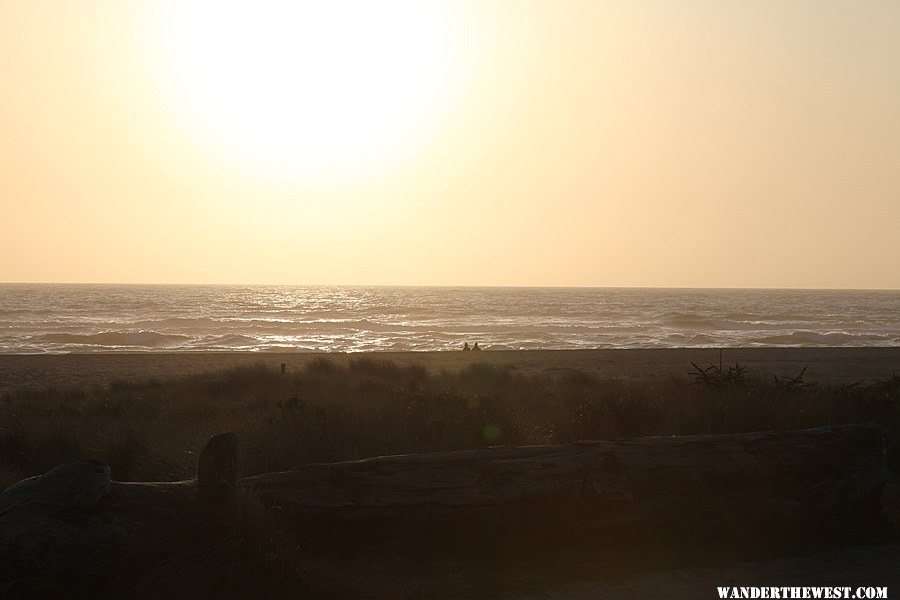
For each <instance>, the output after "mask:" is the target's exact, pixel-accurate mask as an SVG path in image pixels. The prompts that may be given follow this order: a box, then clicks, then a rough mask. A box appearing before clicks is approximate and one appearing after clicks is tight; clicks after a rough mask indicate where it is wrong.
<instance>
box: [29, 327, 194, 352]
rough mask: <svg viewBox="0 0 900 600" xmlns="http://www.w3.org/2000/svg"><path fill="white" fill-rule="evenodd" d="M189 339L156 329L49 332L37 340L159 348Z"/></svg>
mask: <svg viewBox="0 0 900 600" xmlns="http://www.w3.org/2000/svg"><path fill="white" fill-rule="evenodd" d="M189 339H190V338H189V337H188V336H186V335H178V334H162V333H157V332H155V331H104V332H102V333H92V334H77V333H48V334H46V335H42V336H38V337H37V338H36V341H40V342H44V343H50V344H77V345H82V346H143V347H147V348H159V347H164V346H177V345H180V344H182V343H184V342H186V341H188V340H189Z"/></svg>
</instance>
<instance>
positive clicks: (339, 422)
mask: <svg viewBox="0 0 900 600" xmlns="http://www.w3.org/2000/svg"><path fill="white" fill-rule="evenodd" d="M898 407H900V378H898V377H893V378H892V379H889V380H887V381H882V382H879V383H874V384H867V385H861V384H860V385H808V384H806V383H804V381H803V379H802V376H800V374H799V373H798V376H797V377H795V378H792V379H791V378H789V379H784V380H780V381H764V380H761V379H757V378H755V377H754V374H753V373H748V372H747V371H746V370H744V369H743V368H741V367H740V366H739V365H735V366H734V367H732V368H728V369H724V370H719V369H717V368H715V367H712V368H705V367H704V368H699V367H698V368H697V370H696V371H695V376H694V378H693V379H692V380H691V379H682V380H675V379H672V380H666V381H661V382H660V381H656V382H653V381H648V380H639V381H635V382H627V381H618V380H598V379H595V378H592V377H589V376H587V375H584V374H582V373H580V372H577V371H569V372H564V373H562V374H554V375H517V374H514V373H512V372H511V371H510V370H507V369H504V368H500V367H495V366H490V365H486V364H477V363H476V364H473V365H471V366H469V367H467V368H465V369H463V370H462V371H459V372H452V373H451V372H441V373H437V374H433V373H429V372H428V371H426V370H425V369H424V368H421V367H415V366H412V367H400V366H397V365H395V364H393V363H390V362H385V361H380V360H372V359H369V358H361V359H357V360H353V361H351V362H350V363H349V364H348V365H347V366H337V365H335V364H334V363H331V362H329V361H327V360H324V359H322V360H317V361H315V362H313V363H311V364H309V365H308V366H307V367H306V368H305V369H304V370H303V371H302V372H296V373H287V374H281V373H279V372H278V371H277V370H273V369H270V368H268V367H266V366H264V365H262V364H260V365H256V366H252V367H242V368H234V369H230V370H225V371H218V372H209V373H204V374H199V375H191V376H184V377H178V378H172V379H167V380H153V379H148V380H144V381H130V382H129V381H119V382H114V383H112V384H111V385H109V386H105V387H94V388H90V389H52V388H46V389H41V390H32V391H21V392H15V393H11V394H8V395H6V396H4V397H2V398H0V488H5V487H6V486H7V485H9V484H11V483H13V482H15V481H17V480H19V479H22V478H24V477H28V476H31V475H35V474H38V473H43V472H45V471H47V470H48V469H50V468H52V467H54V466H56V465H57V464H60V463H62V462H64V461H67V460H70V459H72V458H78V457H93V458H96V459H98V460H101V461H103V462H106V463H107V464H109V465H110V466H111V467H112V473H113V477H114V478H115V479H118V480H145V481H148V480H155V481H164V480H178V479H185V478H191V477H194V476H195V474H196V465H197V455H196V453H197V452H199V450H200V449H201V448H202V447H203V445H204V443H205V442H206V441H207V440H208V439H209V437H210V436H212V435H214V434H217V433H221V432H223V431H235V432H237V433H238V434H239V437H240V439H241V442H242V446H243V447H242V453H243V456H242V463H243V469H244V472H245V474H248V475H249V474H254V473H261V472H267V471H276V470H283V469H289V468H291V467H296V466H300V465H303V464H306V463H310V462H330V461H339V460H349V459H357V458H363V457H368V456H375V455H383V454H400V453H410V452H427V451H437V450H458V449H467V448H474V447H483V446H489V445H496V444H516V445H517V444H546V443H561V442H566V441H572V440H578V439H603V438H614V437H627V436H640V435H673V434H699V433H726V432H740V431H753V430H771V429H775V430H777V429H796V428H805V427H814V426H819V425H826V424H840V423H849V422H862V421H875V422H879V423H882V424H884V425H887V426H888V427H889V428H891V430H892V431H894V432H897V431H898V424H900V421H898V416H900V413H898ZM894 462H895V463H896V461H894ZM245 503H246V505H245V506H244V507H243V510H242V511H241V513H240V516H239V517H238V519H237V520H236V521H235V522H229V523H215V524H213V525H204V521H203V519H196V520H194V519H189V520H188V521H190V522H192V523H196V525H195V527H194V529H191V528H190V527H180V528H178V530H176V531H161V532H159V536H160V537H159V540H158V544H157V546H158V547H157V548H155V549H153V550H152V551H151V550H148V549H142V551H141V552H139V553H138V554H137V555H134V556H131V555H127V554H125V555H121V556H118V557H117V558H116V561H117V563H116V564H115V565H114V567H113V568H111V569H110V571H109V572H111V573H112V574H113V576H112V581H104V582H101V583H97V582H91V581H85V582H84V585H83V586H82V587H81V588H80V591H76V592H75V593H74V595H73V590H74V589H75V588H74V587H73V588H72V589H70V590H57V591H59V592H60V593H59V595H57V596H53V597H91V598H103V597H109V598H156V597H162V596H165V595H169V596H172V597H196V598H297V597H316V598H324V597H335V598H341V597H358V596H359V595H360V593H361V592H360V590H363V589H365V590H369V591H371V590H374V589H380V590H382V592H383V594H382V596H381V597H393V598H399V597H424V596H427V597H437V596H438V595H440V594H438V593H437V592H436V591H435V590H437V589H441V590H443V591H444V594H445V597H448V598H449V597H459V596H470V595H475V593H474V591H473V590H474V589H476V588H477V589H481V590H482V592H484V594H486V595H485V596H484V597H496V596H497V595H500V594H499V592H500V591H501V590H508V589H511V586H512V587H515V586H521V587H524V588H527V587H529V586H533V585H537V583H535V581H537V582H538V583H541V584H543V583H546V582H547V581H550V580H551V579H552V578H553V577H570V576H574V577H599V576H601V575H602V574H598V573H600V571H602V569H601V568H600V566H602V565H607V564H608V565H609V569H608V570H610V571H611V572H615V573H618V572H619V571H621V570H622V569H628V568H632V567H633V565H631V563H629V562H628V560H626V559H627V558H628V557H623V556H619V554H621V553H620V552H619V550H621V549H619V550H617V554H615V555H609V553H607V555H604V556H605V559H604V560H605V562H604V561H598V560H596V557H592V556H591V555H589V554H584V553H580V552H574V553H573V552H570V551H569V550H564V549H563V548H560V549H558V550H559V551H558V552H554V553H553V555H552V556H548V554H547V552H546V551H545V549H540V548H537V549H535V548H531V549H529V548H527V547H525V546H524V545H522V544H510V545H507V546H502V547H501V546H500V545H497V546H496V547H494V546H490V544H488V545H487V546H485V541H484V540H485V536H484V534H483V533H484V532H482V531H479V532H477V533H478V534H479V536H477V539H478V540H480V541H478V542H472V543H468V542H466V541H465V540H466V539H468V538H467V537H466V536H467V535H472V536H474V534H475V533H476V532H471V531H470V532H465V531H462V532H461V531H459V530H458V528H455V527H454V528H452V531H449V532H448V533H447V535H445V536H444V538H445V539H446V540H458V541H457V542H454V543H455V544H457V545H458V546H459V548H457V549H456V551H453V550H452V547H451V546H452V544H450V545H445V546H440V545H439V544H438V545H437V546H435V547H433V548H432V547H431V546H429V544H430V541H429V540H430V539H431V538H430V537H429V539H425V540H422V539H419V538H416V537H415V536H414V535H406V534H405V535H398V536H395V537H396V539H393V538H390V537H389V536H380V537H378V539H379V540H380V544H381V545H380V546H379V547H380V550H379V552H378V553H377V555H371V554H368V553H367V552H366V551H365V550H364V549H362V550H360V549H357V550H356V554H354V553H353V552H349V553H348V552H345V551H346V550H348V549H351V550H352V549H353V548H355V546H356V545H357V543H356V541H357V540H358V533H357V532H356V531H348V532H344V533H343V534H340V533H339V532H332V533H331V534H330V537H329V539H313V540H311V539H309V537H308V536H307V537H304V534H305V532H304V531H302V530H301V531H297V530H296V528H294V529H291V526H289V525H287V524H284V523H279V521H278V519H279V516H278V515H277V514H272V513H271V512H270V511H267V510H265V509H264V508H263V507H260V506H256V505H254V504H253V499H252V498H246V499H245ZM196 527H201V528H203V527H208V528H210V527H211V528H210V529H209V530H208V531H207V530H202V531H200V530H196ZM415 531H416V529H415V527H414V528H413V532H415ZM420 533H421V532H420ZM342 536H343V537H342ZM429 536H430V534H429ZM502 537H503V536H502V535H498V536H497V537H496V539H497V541H496V543H497V544H500V541H499V540H501V539H502ZM473 539H474V538H473ZM487 539H488V540H490V539H494V538H493V537H492V536H490V535H489V536H487ZM404 544H406V545H408V546H409V547H406V546H405V545H404ZM329 548H331V549H335V548H336V549H337V550H338V551H339V554H340V553H341V552H343V554H341V555H340V556H328V555H327V554H325V553H323V552H324V551H327V550H328V549H329ZM323 549H324V550H323ZM423 549H428V550H427V551H425V550H423ZM570 550H571V549H570ZM344 554H346V555H344ZM582 554H584V556H582ZM578 557H581V558H578ZM576 558H578V559H577V560H576ZM651 558H652V557H649V556H648V555H646V553H644V554H642V555H641V556H639V557H638V559H635V560H636V562H637V563H639V564H640V565H642V566H641V567H640V568H645V567H646V564H648V561H650V559H651ZM529 561H532V562H529ZM616 561H619V562H616ZM632 562H634V561H632ZM620 563H621V564H620ZM523 565H525V566H524V567H523ZM598 565H600V566H598ZM623 565H624V566H623ZM598 569H600V571H598ZM595 571H596V572H595ZM398 573H402V574H403V575H402V577H400V578H398V575H397V574H398ZM504 573H506V574H504ZM573 573H574V575H573ZM604 573H605V571H604ZM529 578H530V579H529ZM19 583H20V584H23V585H24V584H25V583H26V582H19ZM29 585H30V584H29ZM416 586H420V587H421V590H424V591H422V593H421V594H418V595H416V594H417V593H416V592H415V590H416V589H419V588H418V587H416ZM473 586H474V587H473ZM0 587H2V586H0ZM11 589H12V588H7V589H6V592H9V591H10V590H11ZM85 590H87V591H85ZM0 591H3V590H2V589H0ZM30 591H31V592H33V591H34V588H30ZM81 592H84V594H83V595H81V596H79V594H80V593H81ZM494 592H497V593H494ZM370 595H371V594H370ZM23 597H24V596H23ZM48 597H49V596H48ZM372 597H378V594H375V595H374V596H372Z"/></svg>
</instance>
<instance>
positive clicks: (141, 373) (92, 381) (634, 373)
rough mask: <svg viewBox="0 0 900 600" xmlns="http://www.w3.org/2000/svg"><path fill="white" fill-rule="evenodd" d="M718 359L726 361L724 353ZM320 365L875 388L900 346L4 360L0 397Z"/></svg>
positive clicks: (899, 367)
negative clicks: (486, 368)
mask: <svg viewBox="0 0 900 600" xmlns="http://www.w3.org/2000/svg"><path fill="white" fill-rule="evenodd" d="M720 353H721V354H720ZM317 358H326V359H328V360H332V361H334V362H336V363H345V362H347V361H349V360H352V359H359V358H370V359H375V360H389V361H393V362H395V363H397V364H400V365H409V364H418V365H422V366H424V367H425V368H427V369H429V370H432V371H440V370H441V369H446V370H450V371H453V370H458V369H461V368H464V367H465V366H467V365H469V364H472V363H475V362H482V363H487V364H492V365H498V366H504V367H507V368H509V369H511V370H512V371H513V372H516V373H554V372H556V373H562V372H565V371H573V370H574V371H581V372H584V373H588V374H591V375H593V376H595V377H598V378H609V379H633V378H670V377H687V376H688V373H689V372H690V371H691V370H692V367H691V362H695V363H697V364H698V365H700V366H708V365H710V364H719V361H720V360H721V362H722V364H723V365H725V366H727V365H733V364H735V363H740V364H742V365H744V366H746V367H747V368H748V370H749V372H750V373H751V375H755V376H759V377H767V378H769V377H772V376H774V375H777V376H779V377H785V376H794V375H797V374H798V373H800V371H801V370H802V369H803V367H804V366H807V365H808V368H807V371H806V375H805V380H806V381H817V382H822V383H850V382H853V381H858V380H862V381H872V380H877V379H885V378H888V377H891V375H892V374H894V373H898V374H900V347H891V348H725V349H723V350H721V351H720V350H719V349H716V348H660V349H628V350H520V351H503V352H500V351H497V352H494V351H483V352H462V351H452V352H373V353H352V354H343V353H328V354H323V353H300V352H293V353H292V352H284V353H274V352H176V353H105V354H57V355H47V354H40V355H0V392H2V391H8V390H13V389H22V388H30V387H44V386H56V387H73V386H85V385H98V384H100V385H102V384H106V383H109V382H110V381H112V380H115V379H124V380H134V379H144V378H167V377H173V376H178V375H186V374H190V373H197V372H201V371H208V370H216V369H223V368H228V367H233V366H238V365H250V364H254V363H263V364H266V365H269V366H271V367H272V368H275V369H277V368H279V365H280V364H281V363H284V364H285V365H287V367H286V368H287V369H288V370H289V371H296V370H299V369H302V368H303V366H304V365H305V364H307V363H308V362H310V361H312V360H315V359H317Z"/></svg>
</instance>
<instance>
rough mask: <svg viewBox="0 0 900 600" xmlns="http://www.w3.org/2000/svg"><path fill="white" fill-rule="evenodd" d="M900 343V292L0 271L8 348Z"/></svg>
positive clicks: (3, 349) (0, 318) (1, 319)
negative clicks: (120, 279)
mask: <svg viewBox="0 0 900 600" xmlns="http://www.w3.org/2000/svg"><path fill="white" fill-rule="evenodd" d="M465 342H468V343H469V344H470V345H471V344H474V343H475V342H478V343H479V347H481V348H483V349H485V350H517V349H529V350H530V349H577V348H671V347H738V346H748V347H750V346H900V291H866V290H737V289H734V290H717V289H646V288H632V289H628V288H466V287H458V288H431V287H353V286H346V287H334V286H318V287H317V286H232V285H223V286H213V285H81V284H77V285H76V284H0V353H6V354H33V353H75V352H136V351H144V352H168V351H226V350H240V351H263V350H269V351H272V350H275V351H304V352H332V351H341V352H358V351H372V350H391V351H402V350H413V351H422V350H452V349H459V348H461V347H462V345H463V343H465Z"/></svg>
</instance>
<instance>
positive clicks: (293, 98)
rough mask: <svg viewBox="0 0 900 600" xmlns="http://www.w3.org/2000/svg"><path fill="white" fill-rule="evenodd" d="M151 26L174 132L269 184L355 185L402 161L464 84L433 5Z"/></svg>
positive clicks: (458, 53) (272, 10) (334, 2)
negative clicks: (179, 128)
mask: <svg viewBox="0 0 900 600" xmlns="http://www.w3.org/2000/svg"><path fill="white" fill-rule="evenodd" d="M160 17H161V18H160V19H158V20H157V27H158V30H157V33H158V39H160V40H161V43H160V47H161V48H162V56H163V60H162V68H161V69H160V70H161V72H162V74H163V76H164V78H165V82H164V84H163V86H164V87H165V89H166V92H167V93H166V95H167V98H168V103H169V104H170V105H171V106H172V107H173V109H174V112H175V113H176V114H177V118H178V119H179V121H181V122H182V124H183V127H184V128H186V129H187V130H188V132H189V134H190V135H191V136H192V137H195V138H198V139H200V140H201V142H202V144H203V145H204V147H205V148H206V149H208V150H210V151H212V152H215V153H216V154H218V155H219V156H220V157H222V158H224V159H225V160H227V161H229V162H230V163H233V164H235V165H238V166H239V168H242V169H246V170H252V171H253V172H255V173H258V174H262V175H266V176H270V177H279V178H285V177H288V178H297V179H315V180H322V179H329V180H334V179H335V178H344V179H347V178H353V177H364V176H369V175H371V174H372V173H376V172H378V171H379V170H383V169H385V168H387V166H388V165H389V164H390V163H391V162H396V161H398V160H403V159H404V157H405V156H407V155H409V154H410V153H411V152H413V151H414V149H415V147H416V145H417V144H420V143H422V141H423V139H425V138H426V137H428V135H430V134H431V133H433V132H434V131H435V129H437V128H438V127H439V126H440V123H441V119H442V116H443V115H444V114H446V112H447V111H448V110H450V109H451V108H452V102H453V97H454V95H455V94H456V93H457V91H458V86H459V83H460V81H461V79H463V78H464V77H465V75H464V70H465V68H464V65H463V64H462V63H463V61H462V60H461V57H462V56H463V54H464V52H463V50H464V44H463V43H461V37H460V35H459V29H458V27H457V26H456V23H457V21H456V20H455V15H454V14H453V11H452V10H451V9H450V5H448V4H442V3H440V2H425V1H420V0H380V1H378V2H372V1H353V0H328V1H324V2H323V1H316V2H310V1H304V0H296V1H287V0H285V1H273V0H269V1H266V0H238V1H228V0H224V1H223V0H218V1H214V0H209V1H208V0H177V1H173V2H171V3H170V4H167V5H165V9H164V10H162V11H161V12H160Z"/></svg>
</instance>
